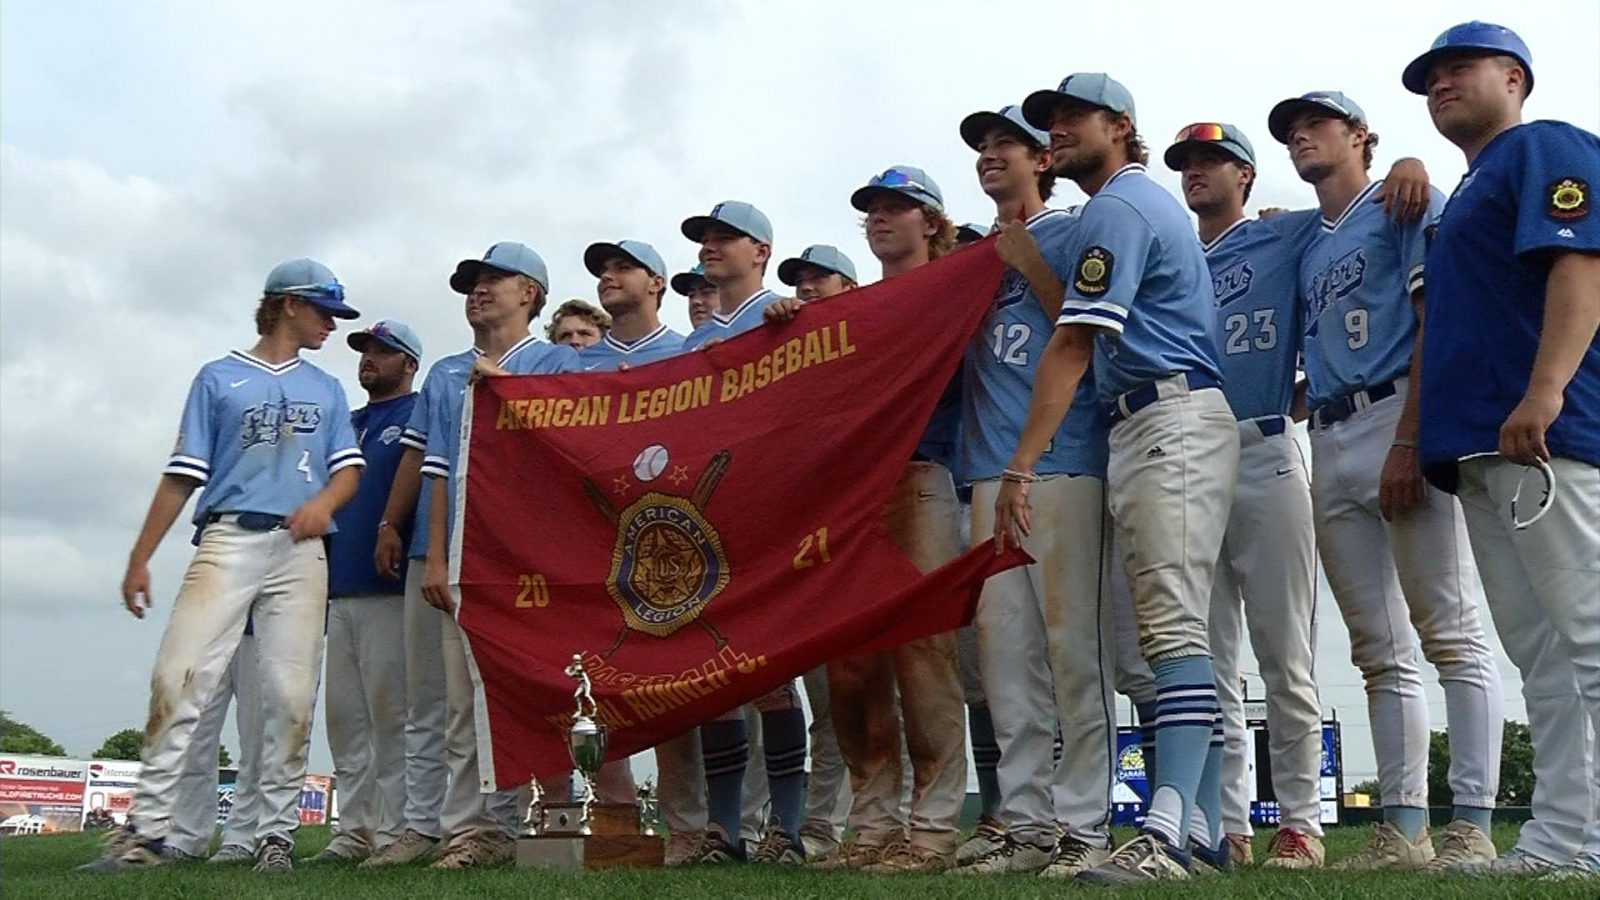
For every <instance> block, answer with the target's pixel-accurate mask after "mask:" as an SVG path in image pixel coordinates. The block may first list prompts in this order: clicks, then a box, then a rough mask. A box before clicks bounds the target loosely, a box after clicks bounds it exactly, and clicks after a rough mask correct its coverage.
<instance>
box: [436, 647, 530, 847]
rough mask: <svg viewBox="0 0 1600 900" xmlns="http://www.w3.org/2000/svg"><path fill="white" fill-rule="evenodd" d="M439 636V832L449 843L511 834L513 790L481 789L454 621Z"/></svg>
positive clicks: (470, 700) (469, 690)
mask: <svg viewBox="0 0 1600 900" xmlns="http://www.w3.org/2000/svg"><path fill="white" fill-rule="evenodd" d="M441 632H442V634H443V643H442V647H443V656H444V678H445V692H446V695H447V697H448V714H447V717H446V719H445V741H444V744H445V760H446V762H447V764H448V765H449V767H450V786H449V788H448V790H446V792H445V798H444V809H443V810H442V811H441V812H440V814H439V827H440V830H441V831H442V832H443V837H444V838H445V839H446V840H447V841H448V842H449V843H450V844H452V845H455V844H459V843H461V842H462V841H466V840H472V839H474V838H478V837H480V836H492V835H495V834H496V833H498V834H500V835H513V834H515V833H516V828H517V821H516V817H517V792H516V791H515V790H506V791H483V790H482V788H483V787H484V784H483V780H482V777H481V776H480V775H479V772H478V737H477V725H476V723H475V719H474V716H475V714H474V705H475V704H474V695H473V686H472V672H471V670H470V669H469V668H468V666H467V648H466V644H465V640H464V639H463V638H462V636H461V628H460V626H458V625H457V624H456V620H455V619H454V618H452V617H449V616H445V617H444V621H443V624H442V625H441Z"/></svg>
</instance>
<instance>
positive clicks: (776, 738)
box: [761, 708, 806, 845]
mask: <svg viewBox="0 0 1600 900" xmlns="http://www.w3.org/2000/svg"><path fill="white" fill-rule="evenodd" d="M761 742H762V743H763V744H764V745H765V746H766V754H767V792H768V794H770V795H771V797H772V817H773V818H774V819H777V820H778V827H779V828H782V829H783V831H784V833H785V834H787V835H789V839H790V840H792V841H794V843H795V844H796V845H799V843H800V824H801V822H802V821H803V820H804V819H805V799H806V714H805V713H804V712H802V711H801V710H800V709H799V708H794V709H777V710H766V711H763V712H762V713H761Z"/></svg>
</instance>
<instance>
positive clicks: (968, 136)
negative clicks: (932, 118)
mask: <svg viewBox="0 0 1600 900" xmlns="http://www.w3.org/2000/svg"><path fill="white" fill-rule="evenodd" d="M997 127H998V128H1009V129H1011V130H1012V131H1013V132H1016V133H1017V134H1019V135H1021V136H1022V137H1024V138H1027V139H1028V140H1030V141H1032V142H1034V143H1035V144H1038V145H1039V146H1041V147H1048V146H1050V134H1049V133H1048V132H1045V131H1040V130H1039V129H1037V128H1035V127H1033V126H1032V125H1030V124H1028V120H1027V119H1026V118H1024V117H1023V115H1022V107H1020V106H1017V105H1016V104H1014V103H1008V104H1006V105H1005V106H1002V107H1000V111H999V112H989V111H987V110H984V111H981V112H975V113H973V114H972V115H970V116H967V117H966V118H965V119H962V120H961V139H962V140H963V141H966V142H967V146H968V147H971V148H972V149H974V150H976V149H978V145H980V144H982V143H983V138H984V136H985V135H987V134H988V133H989V132H990V130H992V129H994V128H997Z"/></svg>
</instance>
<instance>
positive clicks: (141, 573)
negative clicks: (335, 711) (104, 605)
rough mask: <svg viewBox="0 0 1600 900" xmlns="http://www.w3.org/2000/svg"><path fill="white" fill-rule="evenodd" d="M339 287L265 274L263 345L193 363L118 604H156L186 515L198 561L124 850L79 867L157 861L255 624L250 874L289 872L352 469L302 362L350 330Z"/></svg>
mask: <svg viewBox="0 0 1600 900" xmlns="http://www.w3.org/2000/svg"><path fill="white" fill-rule="evenodd" d="M356 316H357V313H356V311H355V310H354V309H351V308H350V307H349V306H347V305H346V304H345V302H344V287H343V286H342V285H340V284H339V282H338V280H337V279H336V278H334V276H333V273H332V272H331V271H329V270H328V267H327V266H324V265H322V264H321V263H319V262H316V261H314V260H310V259H296V260H291V261H289V262H286V263H282V264H281V265H279V266H277V267H276V268H274V269H273V270H272V272H271V273H269V274H268V275H267V281H266V286H265V288H264V289H263V296H262V298H261V302H260V304H259V306H258V307H257V310H256V332H257V333H258V334H259V335H260V339H259V340H258V341H257V342H256V344H255V346H254V347H252V348H251V349H250V351H249V352H245V351H241V350H235V351H233V352H232V353H229V354H228V355H227V356H224V357H222V358H221V359H217V360H213V361H212V362H209V363H207V364H206V365H205V366H203V367H201V369H200V372H199V374H198V375H196V376H195V379H194V383H193V386H192V387H191V388H190V390H189V399H188V402H187V403H186V404H185V406H184V412H183V423H182V426H181V427H180V429H179V432H178V440H177V443H176V445H175V446H174V448H173V453H172V456H171V458H170V459H169V460H168V461H167V466H166V468H165V469H164V470H163V472H162V476H161V483H160V485H159V486H158V487H157V488H156V495H155V498H154V499H153V500H152V501H151V504H150V511H149V512H148V513H147V514H146V516H145V522H144V526H143V527H142V528H141V529H140V532H139V538H138V540H137V541H135V543H134V546H133V551H132V553H130V554H129V559H128V570H127V573H126V574H125V575H124V576H123V579H122V600H123V603H124V605H126V606H127V608H128V611H129V612H131V613H133V615H134V616H135V617H136V618H140V619H142V618H144V615H145V612H146V611H147V610H148V609H150V607H151V606H152V603H151V596H150V592H151V585H150V570H149V565H148V563H149V559H150V557H151V555H152V554H154V553H155V550H156V547H157V546H158V545H159V544H160V543H161V539H162V537H164V536H165V535H166V533H167V530H168V529H170V528H171V527H172V523H173V521H174V520H176V519H177V517H178V514H179V513H180V512H182V510H183V507H184V504H185V503H187V502H188V499H189V495H190V494H191V493H193V492H194V489H195V488H196V487H199V486H202V485H203V486H204V490H203V491H202V492H201V495H200V500H199V501H198V502H197V503H196V504H195V514H194V523H195V526H196V528H197V529H198V535H197V549H196V551H195V556H194V560H193V562H191V563H190V565H189V571H188V573H187V575H186V576H185V578H184V581H183V584H182V585H181V586H180V587H179V590H178V597H177V600H176V601H175V602H174V604H173V610H172V617H171V619H169V620H168V622H167V629H166V632H165V633H164V634H163V636H162V640H161V647H160V649H159V651H158V652H157V655H156V664H155V669H154V672H153V673H152V674H151V677H150V721H149V722H148V723H147V724H146V726H145V741H144V751H143V754H142V762H143V768H142V769H141V771H140V775H139V787H138V792H137V794H136V796H135V800H134V804H135V806H136V807H137V808H138V810H139V813H138V817H137V819H136V820H134V821H133V822H131V823H130V834H129V836H128V837H129V840H128V841H127V843H126V845H125V846H123V847H120V848H119V849H120V852H117V853H115V854H112V853H107V854H106V855H105V856H104V857H102V858H101V859H100V860H97V861H96V862H93V863H89V864H88V865H86V866H84V867H83V870H84V871H90V872H121V871H127V870H132V869H142V868H148V867H151V866H157V865H160V864H162V863H165V862H168V861H170V860H171V859H172V856H170V855H168V854H166V853H165V852H164V851H165V849H166V847H165V844H166V838H167V835H168V833H169V832H170V831H171V829H172V820H173V816H174V813H175V810H174V805H175V803H176V801H177V800H178V799H179V798H178V796H177V788H178V781H179V779H180V777H181V775H182V770H183V762H184V755H185V752H186V751H187V750H188V747H189V743H190V741H191V739H192V737H193V736H194V731H195V725H196V722H197V719H198V717H199V714H200V710H201V708H202V707H203V706H204V705H205V703H206V701H207V700H208V699H210V698H211V696H212V695H213V694H214V693H215V692H216V690H217V686H218V684H220V683H221V681H222V678H223V675H224V673H225V671H226V669H227V667H228V662H229V660H230V659H232V658H233V656H234V653H235V651H236V650H237V648H238V646H239V637H240V635H241V634H242V633H243V631H244V627H245V619H246V618H247V617H249V616H251V615H252V614H253V615H254V618H255V626H256V627H255V632H256V633H255V639H256V652H257V677H258V679H259V684H260V687H261V715H262V724H261V735H262V740H261V757H260V773H261V774H260V782H261V816H260V820H259V822H258V824H257V827H256V840H257V846H258V850H257V854H256V871H258V872H266V873H275V872H287V871H290V870H291V869H293V867H294V864H293V862H292V859H291V857H292V852H293V849H294V839H293V834H294V830H295V829H296V828H297V827H299V823H300V814H299V810H298V806H299V799H300V785H301V782H302V781H303V780H304V779H305V765H306V755H305V752H304V750H305V736H306V735H307V734H308V733H309V731H310V729H311V705H312V702H313V700H314V698H315V696H316V688H317V675H318V671H319V668H320V663H321V661H322V659H321V655H322V622H323V616H324V614H325V612H326V609H327V602H328V566H327V561H326V556H325V552H324V550H323V542H322V541H321V540H317V538H321V537H322V536H323V535H325V534H327V533H329V532H331V531H333V530H334V528H335V526H334V523H333V513H334V512H335V511H336V510H337V509H338V508H339V507H340V506H343V505H344V503H345V501H347V500H349V499H350V497H351V496H352V495H354V493H355V490H356V483H357V480H358V479H359V477H360V469H361V466H362V465H363V462H362V458H361V449H360V448H359V447H358V446H357V445H356V440H355V433H354V431H353V430H352V429H351V428H350V410H349V407H348V406H347V405H346V402H345V397H344V388H343V387H342V386H340V384H339V381H338V379H336V378H334V377H333V376H332V375H329V374H328V373H326V372H324V371H322V370H321V369H318V368H317V367H316V366H313V365H312V364H311V363H309V362H306V361H305V360H303V359H301V358H300V351H302V350H315V349H318V348H320V347H321V346H322V344H323V342H324V341H325V340H327V337H328V335H329V334H331V333H332V332H333V330H334V320H335V319H339V318H344V319H350V318H355V317H356Z"/></svg>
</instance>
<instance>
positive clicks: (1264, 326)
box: [1222, 309, 1278, 356]
mask: <svg viewBox="0 0 1600 900" xmlns="http://www.w3.org/2000/svg"><path fill="white" fill-rule="evenodd" d="M1273 312H1274V310H1270V309H1258V310H1256V311H1255V312H1253V313H1250V314H1249V315H1245V314H1244V313H1237V314H1235V315H1231V316H1229V317H1228V318H1226V319H1224V320H1223V322H1222V327H1223V329H1224V330H1226V331H1227V332H1228V340H1227V343H1225V344H1224V345H1223V350H1224V351H1225V352H1226V353H1227V354H1228V355H1229V356H1234V355H1237V354H1240V353H1249V352H1250V351H1251V350H1271V349H1272V348H1273V347H1276V346H1278V326H1277V325H1274V324H1273V323H1272V314H1273ZM1252 323H1254V325H1255V327H1254V328H1252V327H1251V324H1252Z"/></svg>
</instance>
